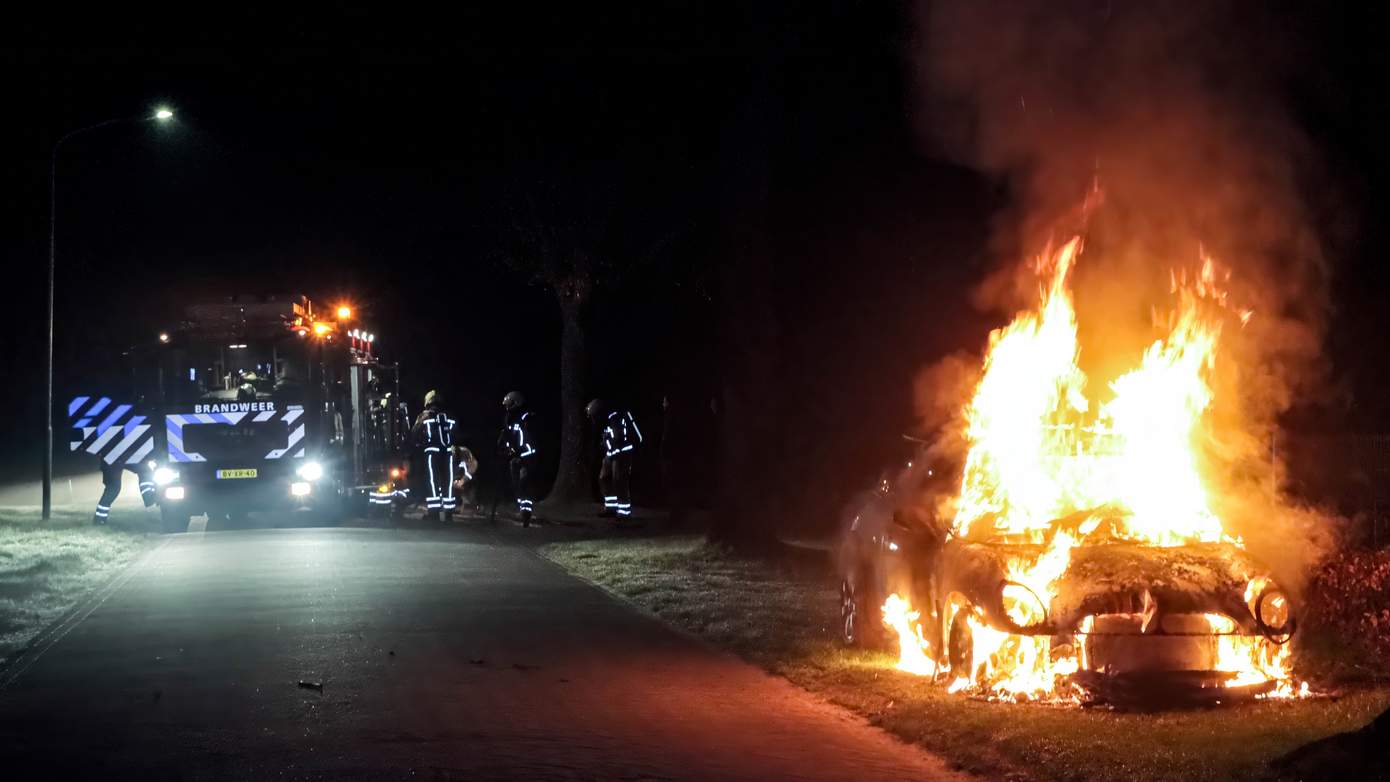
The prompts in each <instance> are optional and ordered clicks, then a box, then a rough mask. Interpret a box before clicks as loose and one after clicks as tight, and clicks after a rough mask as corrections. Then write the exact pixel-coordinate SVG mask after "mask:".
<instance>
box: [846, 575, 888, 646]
mask: <svg viewBox="0 0 1390 782" xmlns="http://www.w3.org/2000/svg"><path fill="white" fill-rule="evenodd" d="M857 580H858V579H855V578H854V577H850V578H845V579H843V580H841V581H840V640H841V641H842V642H844V643H845V645H847V646H861V647H865V648H877V647H879V646H882V645H883V639H884V633H883V622H882V621H880V620H879V617H878V607H879V606H881V605H882V604H883V601H882V600H880V599H878V597H877V596H876V595H875V594H873V590H872V589H869V588H867V587H863V586H860V587H856V586H855V582H856V581H857Z"/></svg>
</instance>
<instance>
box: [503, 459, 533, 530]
mask: <svg viewBox="0 0 1390 782" xmlns="http://www.w3.org/2000/svg"><path fill="white" fill-rule="evenodd" d="M533 461H535V458H534V457H532V458H527V459H523V458H521V457H520V456H514V457H512V460H511V462H510V463H509V464H508V465H507V466H508V468H509V469H510V471H511V478H512V496H514V497H516V509H517V512H519V513H520V514H521V515H522V516H525V517H527V518H530V516H531V514H532V513H534V512H535V510H536V498H535V497H533V496H532V491H533V490H532V487H531V473H532V472H533V469H532V468H533V467H534V465H532V464H531V462H533Z"/></svg>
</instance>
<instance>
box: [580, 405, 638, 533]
mask: <svg viewBox="0 0 1390 782" xmlns="http://www.w3.org/2000/svg"><path fill="white" fill-rule="evenodd" d="M584 411H585V412H586V413H588V415H589V420H590V421H592V422H594V424H595V425H596V426H597V425H601V426H602V427H603V437H602V445H603V467H602V468H600V469H599V473H598V483H599V489H600V490H602V491H603V510H602V511H600V512H599V515H600V516H617V517H618V518H620V519H626V518H631V516H632V460H633V459H632V457H633V455H634V452H635V451H636V450H637V446H638V445H640V444H641V443H642V430H641V429H638V428H637V419H635V418H633V417H632V413H631V412H630V411H627V410H611V411H610V410H606V409H605V407H604V404H603V402H602V401H601V400H598V399H595V400H594V401H592V402H590V403H589V404H588V406H587V407H585V408H584Z"/></svg>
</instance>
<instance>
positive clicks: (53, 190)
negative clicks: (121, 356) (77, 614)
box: [42, 106, 174, 521]
mask: <svg viewBox="0 0 1390 782" xmlns="http://www.w3.org/2000/svg"><path fill="white" fill-rule="evenodd" d="M173 118H174V111H173V110H172V109H170V108H169V107H168V106H158V107H156V108H155V110H154V113H153V114H146V115H143V116H138V117H116V118H115V119H108V120H106V121H104V122H98V123H96V124H95V125H88V126H86V127H82V128H78V129H76V130H72V131H68V132H67V133H66V134H64V135H63V136H61V137H59V138H58V140H57V141H56V142H54V143H53V152H52V154H51V155H49V159H48V349H47V351H46V352H45V353H44V376H45V380H46V389H45V405H44V417H45V419H44V420H45V429H44V434H45V437H44V445H43V505H42V509H43V510H42V518H43V519H44V520H45V521H46V520H48V519H49V518H50V517H52V515H53V330H54V329H53V300H54V280H55V278H56V277H57V271H58V151H59V150H61V149H62V148H63V143H64V142H66V141H67V140H68V139H70V138H72V137H73V136H77V135H79V134H82V133H89V132H91V131H93V130H97V129H99V128H106V127H110V126H112V125H121V124H125V123H127V122H159V123H161V124H163V123H167V122H168V121H169V120H171V119H173Z"/></svg>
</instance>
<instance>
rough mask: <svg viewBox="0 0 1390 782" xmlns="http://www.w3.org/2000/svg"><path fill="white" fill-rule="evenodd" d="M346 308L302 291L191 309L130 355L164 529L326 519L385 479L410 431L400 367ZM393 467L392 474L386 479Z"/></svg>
mask: <svg viewBox="0 0 1390 782" xmlns="http://www.w3.org/2000/svg"><path fill="white" fill-rule="evenodd" d="M375 342H376V337H375V334H373V333H369V332H368V331H367V330H366V329H364V328H363V327H362V324H360V323H359V322H358V320H357V318H356V312H355V311H354V309H353V307H352V306H350V305H347V304H341V305H340V304H335V305H334V306H332V307H328V308H321V307H319V306H318V305H317V304H316V303H315V302H313V301H311V300H310V299H309V298H308V297H306V296H300V295H295V296H270V297H250V296H241V297H235V298H230V299H225V300H221V301H214V302H204V303H197V304H193V305H191V306H189V307H188V308H187V311H186V313H185V317H184V319H183V320H182V322H181V323H180V324H179V325H178V326H177V327H176V328H172V329H170V330H169V331H167V332H163V333H161V334H159V335H158V339H157V341H152V343H151V344H149V345H145V346H142V348H141V349H138V350H136V351H133V352H132V354H131V355H132V358H133V359H134V361H133V363H134V368H133V373H132V374H133V377H134V378H135V386H136V394H137V395H138V396H139V397H140V400H139V404H138V405H137V407H138V408H140V409H143V410H144V411H146V416H147V417H148V418H151V419H153V420H154V421H155V422H162V424H163V425H162V426H160V425H156V426H154V427H152V429H153V432H152V435H153V439H154V447H153V448H152V449H151V452H152V458H151V459H150V463H151V466H152V468H153V476H154V481H155V483H156V485H157V491H158V497H159V505H160V512H161V515H162V518H163V524H164V529H165V531H166V532H180V531H184V530H186V529H187V528H188V522H189V519H190V517H192V516H196V515H202V514H204V513H206V514H208V518H209V519H215V518H223V517H231V518H237V517H239V516H242V515H244V514H246V513H249V512H259V511H292V512H304V513H307V514H310V519H309V520H313V521H315V522H316V523H332V522H334V521H336V520H337V519H340V518H342V517H343V516H344V515H345V514H347V513H350V512H352V511H353V510H354V509H355V506H356V505H357V504H358V503H359V501H360V502H361V504H362V506H364V507H365V505H366V498H367V496H368V495H375V494H379V493H380V492H379V490H380V488H381V487H382V486H383V485H393V484H394V483H395V481H394V480H393V479H394V478H396V477H398V476H399V470H400V467H399V465H400V464H401V463H402V454H403V452H404V447H405V443H406V440H407V438H408V436H409V419H408V412H407V411H406V409H405V406H404V404H403V403H402V402H401V398H400V372H399V367H398V366H397V365H395V364H388V363H386V362H383V361H381V360H380V359H379V358H378V357H377V356H376V355H375V353H374V351H373V347H374V344H375ZM393 471H394V472H395V473H396V474H393Z"/></svg>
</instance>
